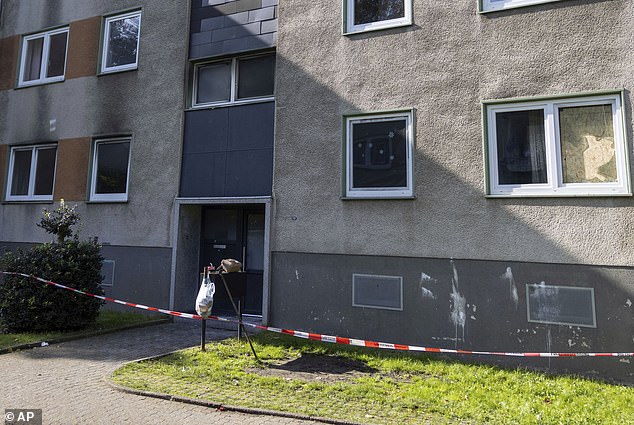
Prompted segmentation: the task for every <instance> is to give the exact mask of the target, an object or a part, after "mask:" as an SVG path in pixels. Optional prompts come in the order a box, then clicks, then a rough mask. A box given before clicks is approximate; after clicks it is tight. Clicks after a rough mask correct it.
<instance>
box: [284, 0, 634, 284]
mask: <svg viewBox="0 0 634 425" xmlns="http://www.w3.org/2000/svg"><path fill="white" fill-rule="evenodd" d="M476 8H477V4H476V2H475V1H473V0H459V1H454V2H431V1H423V0H420V1H419V0H417V1H414V25H412V26H409V27H404V28H398V29H390V30H384V31H375V32H371V33H365V34H358V35H353V36H343V35H342V34H341V30H342V28H341V22H342V17H341V2H340V1H335V0H330V1H323V2H314V1H309V0H290V1H287V2H282V3H281V4H280V6H279V17H280V18H279V29H278V31H279V32H278V38H279V39H278V47H277V54H278V58H277V81H276V87H277V92H276V99H277V101H276V107H277V109H276V147H275V158H274V163H275V169H274V183H273V185H274V190H273V196H274V198H275V208H276V216H275V222H274V228H275V231H274V233H273V240H272V243H273V249H274V250H275V251H297V252H315V253H319V252H330V253H337V254H347V253H353V254H364V255H375V256H377V255H378V256H388V255H389V256H413V257H438V258H450V257H453V258H458V259H482V260H505V261H520V262H545V263H570V264H595V265H613V266H631V265H632V258H633V257H632V253H633V252H634V204H633V202H634V201H633V199H632V198H631V197H626V198H616V197H612V198H611V197H607V198H600V197H594V198H592V197H587V198H536V199H528V198H513V199H487V198H485V196H484V195H485V187H484V181H485V165H484V161H483V138H482V118H481V105H480V102H481V100H483V99H491V98H500V99H502V98H511V97H517V96H535V95H566V94H568V93H575V92H583V91H595V90H605V89H618V88H624V89H625V93H626V102H625V105H624V109H625V111H626V114H625V115H626V121H625V122H626V129H627V131H626V132H627V136H628V139H629V140H631V137H632V102H631V98H630V91H631V90H632V88H633V87H634V72H632V66H631V64H632V63H634V61H633V60H632V59H633V56H634V53H633V51H632V49H631V43H630V41H631V26H632V23H633V22H634V5H633V4H632V2H628V1H624V0H615V1H609V2H603V1H562V2H556V3H549V4H545V5H539V6H534V7H527V8H522V9H515V10H509V11H506V12H502V13H491V14H486V15H479V14H477V13H476ZM298 10H301V13H298ZM589 17H592V18H591V19H590V18H589ZM309 22H310V25H309V24H307V23H309ZM402 108H414V109H415V117H416V118H415V129H416V135H415V136H416V137H415V152H414V194H415V196H416V199H414V200H402V201H376V200H372V201H369V200H365V201H342V200H341V199H340V196H341V195H342V192H341V187H342V185H341V181H342V176H343V172H342V143H341V140H342V134H343V129H342V116H343V115H344V114H352V113H357V112H371V111H380V110H387V109H402ZM628 151H629V152H630V164H629V165H630V168H632V166H633V165H634V164H632V162H631V161H632V158H634V155H632V145H631V142H629V145H628ZM273 285H275V282H273Z"/></svg>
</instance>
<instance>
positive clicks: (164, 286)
mask: <svg viewBox="0 0 634 425" xmlns="http://www.w3.org/2000/svg"><path fill="white" fill-rule="evenodd" d="M32 246H33V244H30V243H19V242H5V241H0V256H1V255H2V254H3V253H4V252H6V251H16V250H17V249H24V250H27V249H29V248H31V247H32ZM101 255H102V256H103V258H104V260H110V261H114V279H113V284H112V286H103V287H102V288H103V290H104V292H105V295H106V296H107V297H113V298H117V299H120V300H124V301H130V302H134V303H139V304H144V305H147V306H151V307H159V308H169V306H168V300H169V289H170V273H171V264H172V259H171V255H172V251H171V249H170V248H148V247H134V246H112V245H105V246H102V248H101ZM59 283H72V282H59ZM192 305H193V302H192ZM104 308H107V309H110V310H119V311H134V312H142V310H138V309H133V308H131V307H125V306H120V305H118V304H113V303H107V304H105V305H104Z"/></svg>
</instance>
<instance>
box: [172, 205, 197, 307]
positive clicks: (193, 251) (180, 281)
mask: <svg viewBox="0 0 634 425" xmlns="http://www.w3.org/2000/svg"><path fill="white" fill-rule="evenodd" d="M201 211H202V207H201V206H200V205H182V206H181V207H180V211H179V212H178V213H179V219H178V224H179V226H178V227H179V228H178V239H177V242H176V243H177V245H176V252H177V256H176V276H175V278H176V279H175V287H174V297H175V298H174V309H176V310H178V311H192V310H194V306H195V303H196V296H197V295H198V289H199V288H200V282H199V281H198V278H199V275H200V272H201V270H199V268H198V266H199V265H200V231H201V214H202V213H201Z"/></svg>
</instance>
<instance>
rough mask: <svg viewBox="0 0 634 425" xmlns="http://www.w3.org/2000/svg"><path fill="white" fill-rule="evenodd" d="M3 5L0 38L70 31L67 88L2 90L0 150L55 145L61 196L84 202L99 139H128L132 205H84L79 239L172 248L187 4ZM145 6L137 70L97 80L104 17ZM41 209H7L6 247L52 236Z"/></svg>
mask: <svg viewBox="0 0 634 425" xmlns="http://www.w3.org/2000/svg"><path fill="white" fill-rule="evenodd" d="M2 3H3V15H4V16H3V25H2V27H0V39H4V40H7V39H8V40H10V41H11V43H9V44H10V45H13V44H15V45H18V44H19V43H18V40H19V38H20V37H21V36H22V35H24V34H31V33H35V32H38V31H42V30H45V29H48V28H52V27H59V26H64V25H68V26H69V28H70V33H69V45H68V49H69V52H68V56H67V69H66V71H67V74H66V77H67V78H66V79H65V80H64V81H63V82H59V83H54V84H45V85H37V86H32V87H25V88H19V89H14V86H15V81H13V82H12V85H11V90H5V91H0V111H2V113H0V144H2V145H24V144H33V143H39V142H58V143H59V156H58V163H57V170H56V172H57V178H58V179H59V180H58V181H56V186H55V190H56V192H55V200H56V201H57V200H58V197H60V196H61V195H64V196H71V198H76V199H77V200H84V201H85V200H86V193H87V189H86V183H87V173H89V165H90V159H89V158H90V155H89V152H90V149H91V144H92V142H93V141H94V140H95V139H97V138H102V137H111V136H120V135H126V136H130V137H131V138H132V141H131V146H130V171H129V192H128V201H127V202H125V203H120V202H119V203H94V202H93V203H88V202H80V204H79V207H78V210H79V213H80V214H81V216H82V223H83V227H82V229H81V230H82V235H83V234H85V235H86V236H99V239H100V241H102V242H105V243H110V244H112V245H113V246H114V245H117V246H143V247H148V246H149V247H162V248H165V247H169V244H170V226H171V218H172V203H173V200H174V197H175V196H176V195H177V193H178V184H179V176H180V150H181V145H182V120H183V119H182V118H183V109H184V90H185V84H184V76H185V69H186V65H187V44H188V39H189V31H188V24H189V4H190V0H178V1H174V0H152V1H146V0H143V1H137V0H116V1H108V2H85V1H80V0H64V1H58V2H55V4H56V7H51V4H50V2H49V1H46V0H32V1H28V2H25V1H20V0H3V2H2ZM139 9H140V10H141V15H142V18H141V35H140V42H139V56H138V69H136V70H132V71H126V72H119V73H112V74H108V75H100V76H97V58H98V57H99V54H100V45H99V39H100V37H101V31H102V28H101V27H102V24H101V21H102V19H103V16H109V15H112V14H116V13H119V12H122V11H123V12H126V11H130V10H139ZM12 40H16V41H12ZM5 44H6V43H5ZM5 44H3V45H5ZM5 51H6V49H4V48H3V58H2V61H0V64H2V65H0V66H4V64H5V62H4V60H5V58H4V52H5ZM13 52H14V54H12V55H10V56H9V58H8V59H7V60H9V61H11V60H13V61H15V62H16V63H17V55H18V49H13ZM3 69H4V68H3ZM0 79H2V82H4V81H5V79H4V77H0ZM0 84H1V83H0ZM72 139H75V140H76V139H83V141H82V142H77V141H75V142H69V140H72ZM80 145H81V146H80ZM80 151H81V152H80ZM67 154H68V155H67ZM80 157H81V162H77V163H75V160H74V159H73V158H77V160H78V161H80V159H79V158H80ZM42 208H43V206H42V205H41V204H40V205H37V204H30V203H29V204H27V203H11V204H4V205H1V206H0V241H7V242H41V241H45V240H47V236H46V235H45V234H44V232H42V231H41V229H38V228H36V227H35V225H34V223H35V221H36V220H37V218H38V217H39V214H40V212H41V209H42ZM148 214H149V215H148ZM148 217H151V219H150V220H148Z"/></svg>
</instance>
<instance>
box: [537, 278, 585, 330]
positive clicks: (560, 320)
mask: <svg viewBox="0 0 634 425" xmlns="http://www.w3.org/2000/svg"><path fill="white" fill-rule="evenodd" d="M526 301H527V302H526V304H527V308H528V321H529V322H536V323H552V324H557V325H572V326H585V327H590V328H596V327H597V322H596V314H595V303H594V288H578V287H570V286H553V285H544V284H539V285H537V284H532V285H526Z"/></svg>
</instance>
